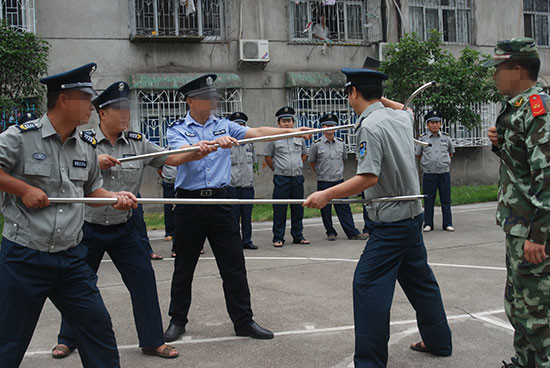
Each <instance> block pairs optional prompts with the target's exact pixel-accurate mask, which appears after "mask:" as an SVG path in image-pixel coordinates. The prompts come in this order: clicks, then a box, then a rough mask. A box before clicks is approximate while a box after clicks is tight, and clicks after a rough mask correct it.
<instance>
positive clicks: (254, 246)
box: [243, 243, 258, 249]
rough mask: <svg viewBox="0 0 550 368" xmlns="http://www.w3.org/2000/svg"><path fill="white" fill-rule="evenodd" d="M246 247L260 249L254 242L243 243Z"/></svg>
mask: <svg viewBox="0 0 550 368" xmlns="http://www.w3.org/2000/svg"><path fill="white" fill-rule="evenodd" d="M243 248H244V249H258V246H257V245H254V243H250V244H246V245H243Z"/></svg>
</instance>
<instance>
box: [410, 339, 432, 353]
mask: <svg viewBox="0 0 550 368" xmlns="http://www.w3.org/2000/svg"><path fill="white" fill-rule="evenodd" d="M411 350H414V351H419V352H421V353H429V352H430V351H429V350H428V348H427V347H426V345H425V344H424V342H423V341H420V342H417V343H416V344H412V345H411Z"/></svg>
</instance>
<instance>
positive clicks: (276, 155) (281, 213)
mask: <svg viewBox="0 0 550 368" xmlns="http://www.w3.org/2000/svg"><path fill="white" fill-rule="evenodd" d="M295 113H296V111H294V109H293V108H292V107H291V106H284V107H281V108H280V109H279V110H278V111H277V112H276V113H275V116H276V117H277V124H278V125H279V128H283V129H288V128H293V127H294V122H295V118H294V114H295ZM264 156H265V162H266V164H267V165H268V166H269V168H270V169H271V170H273V174H274V175H273V198H274V199H290V198H293V199H302V198H304V176H303V175H302V169H303V165H304V162H305V160H306V159H307V148H306V144H305V142H304V141H303V140H302V139H299V138H290V139H285V140H280V141H276V142H267V143H266V144H265V145H264ZM286 209H287V205H286V204H274V205H273V246H274V247H277V248H280V247H282V246H283V244H284V243H285V229H286ZM303 218H304V209H303V208H302V207H301V206H300V205H297V204H291V205H290V235H291V236H292V242H293V243H294V244H310V242H309V240H306V239H305V238H304V234H303V230H304V225H303V223H302V219H303Z"/></svg>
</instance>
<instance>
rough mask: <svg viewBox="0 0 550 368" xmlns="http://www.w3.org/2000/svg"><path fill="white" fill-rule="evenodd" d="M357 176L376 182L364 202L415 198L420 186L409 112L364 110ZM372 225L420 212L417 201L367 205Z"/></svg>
mask: <svg viewBox="0 0 550 368" xmlns="http://www.w3.org/2000/svg"><path fill="white" fill-rule="evenodd" d="M357 160H358V162H357V174H373V175H376V176H377V177H378V183H377V184H376V185H375V186H373V187H371V188H368V189H367V190H366V191H365V198H366V199H373V198H381V197H392V196H405V195H418V194H419V193H420V185H419V179H418V174H417V170H416V163H415V157H414V147H413V116H412V114H411V113H410V112H408V111H401V110H393V109H389V108H384V105H382V103H381V102H377V103H374V104H372V105H370V106H369V107H367V109H365V111H364V112H363V113H362V114H361V116H360V122H359V126H358V128H357ZM367 210H368V213H369V217H370V218H371V220H372V221H375V222H395V221H401V220H405V219H407V218H413V217H415V216H417V215H419V214H420V213H422V205H421V202H420V201H407V202H386V203H378V204H373V205H369V206H367Z"/></svg>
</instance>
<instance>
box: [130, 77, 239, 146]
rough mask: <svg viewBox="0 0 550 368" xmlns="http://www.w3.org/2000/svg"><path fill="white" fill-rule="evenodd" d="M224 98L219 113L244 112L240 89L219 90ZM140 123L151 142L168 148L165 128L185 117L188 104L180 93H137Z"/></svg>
mask: <svg viewBox="0 0 550 368" xmlns="http://www.w3.org/2000/svg"><path fill="white" fill-rule="evenodd" d="M219 92H220V94H221V95H222V96H221V100H220V110H219V114H220V115H222V116H229V115H231V114H232V113H233V112H236V111H241V110H242V99H241V90H240V89H235V88H227V89H221V90H219ZM136 96H137V102H138V108H137V113H138V117H137V120H138V123H139V127H140V128H141V132H142V133H143V134H145V136H146V137H147V139H149V140H150V141H151V142H153V143H155V144H157V145H159V146H162V147H165V146H166V145H167V141H166V129H167V127H168V124H169V123H171V122H172V121H174V120H177V119H180V118H183V117H184V116H185V114H186V113H187V104H186V103H185V102H184V101H183V97H182V96H181V94H179V93H178V91H177V90H137V91H136Z"/></svg>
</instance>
